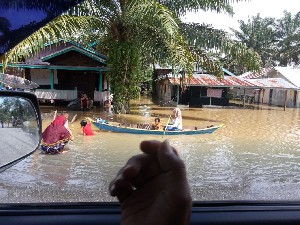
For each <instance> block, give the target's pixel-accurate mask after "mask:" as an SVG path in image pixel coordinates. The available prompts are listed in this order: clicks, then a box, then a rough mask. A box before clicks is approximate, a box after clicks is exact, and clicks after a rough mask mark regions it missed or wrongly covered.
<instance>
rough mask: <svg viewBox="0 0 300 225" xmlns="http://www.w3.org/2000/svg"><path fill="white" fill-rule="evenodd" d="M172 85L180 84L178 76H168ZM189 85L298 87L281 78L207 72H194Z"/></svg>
mask: <svg viewBox="0 0 300 225" xmlns="http://www.w3.org/2000/svg"><path fill="white" fill-rule="evenodd" d="M168 79H169V81H170V82H171V83H172V84H173V85H179V84H180V78H174V77H169V78H168ZM186 83H188V84H189V85H190V86H208V87H242V88H282V89H298V88H297V87H296V86H295V85H293V84H291V83H289V82H287V81H285V80H284V79H282V78H268V79H244V78H241V77H234V76H224V77H223V78H218V77H216V76H213V75H209V74H194V75H193V76H192V77H191V78H190V79H189V81H188V80H186Z"/></svg>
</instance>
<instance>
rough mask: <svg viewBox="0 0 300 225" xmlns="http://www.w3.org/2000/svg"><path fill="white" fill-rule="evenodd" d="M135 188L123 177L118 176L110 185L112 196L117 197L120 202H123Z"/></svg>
mask: <svg viewBox="0 0 300 225" xmlns="http://www.w3.org/2000/svg"><path fill="white" fill-rule="evenodd" d="M133 190H134V188H133V187H132V185H131V183H130V182H129V181H128V180H126V179H124V177H123V176H121V175H120V176H118V177H117V178H116V179H115V180H114V181H112V182H111V183H110V185H109V192H110V195H111V196H113V197H117V198H118V200H119V201H120V202H123V201H124V200H125V199H126V198H127V197H128V196H129V195H130V194H131V193H132V192H133Z"/></svg>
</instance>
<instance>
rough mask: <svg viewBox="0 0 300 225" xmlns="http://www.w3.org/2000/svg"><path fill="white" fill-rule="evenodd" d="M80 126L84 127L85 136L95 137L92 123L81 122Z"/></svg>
mask: <svg viewBox="0 0 300 225" xmlns="http://www.w3.org/2000/svg"><path fill="white" fill-rule="evenodd" d="M80 125H81V127H82V133H83V135H86V136H92V135H94V132H93V130H92V123H91V122H87V121H86V120H81V122H80Z"/></svg>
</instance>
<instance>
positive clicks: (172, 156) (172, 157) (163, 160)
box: [157, 140, 184, 171]
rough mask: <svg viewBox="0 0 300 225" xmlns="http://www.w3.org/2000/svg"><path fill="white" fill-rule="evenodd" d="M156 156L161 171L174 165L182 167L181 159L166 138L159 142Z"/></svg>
mask: <svg viewBox="0 0 300 225" xmlns="http://www.w3.org/2000/svg"><path fill="white" fill-rule="evenodd" d="M157 157H158V161H159V164H160V166H161V168H162V170H163V171H169V170H171V169H174V168H175V167H178V168H182V167H184V163H183V161H182V160H181V159H180V157H179V155H178V153H177V151H176V150H175V148H173V147H171V146H170V144H169V141H168V140H165V141H164V142H162V143H161V144H160V146H159V150H158V154H157Z"/></svg>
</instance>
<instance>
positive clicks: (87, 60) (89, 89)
mask: <svg viewBox="0 0 300 225" xmlns="http://www.w3.org/2000/svg"><path fill="white" fill-rule="evenodd" d="M106 71H107V56H105V55H103V54H101V53H99V52H97V51H95V50H94V49H92V48H86V47H83V46H81V45H79V44H78V43H75V42H71V41H67V42H65V41H59V42H57V43H51V44H48V45H46V46H45V48H44V49H43V50H41V51H40V52H39V53H38V54H36V55H34V56H33V57H31V58H29V59H25V60H23V61H22V62H19V63H13V64H9V65H8V69H7V71H6V73H9V74H17V75H19V76H21V77H23V78H26V79H28V80H31V81H33V82H35V83H37V84H38V85H39V88H38V89H36V90H35V94H36V95H37V97H38V98H39V99H41V100H62V101H71V100H73V99H75V98H77V97H78V96H79V95H80V93H82V92H84V93H86V94H87V95H88V96H89V97H90V98H91V99H93V100H94V101H95V102H103V101H105V100H107V99H108V97H109V93H108V89H109V87H108V82H107V77H106Z"/></svg>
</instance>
